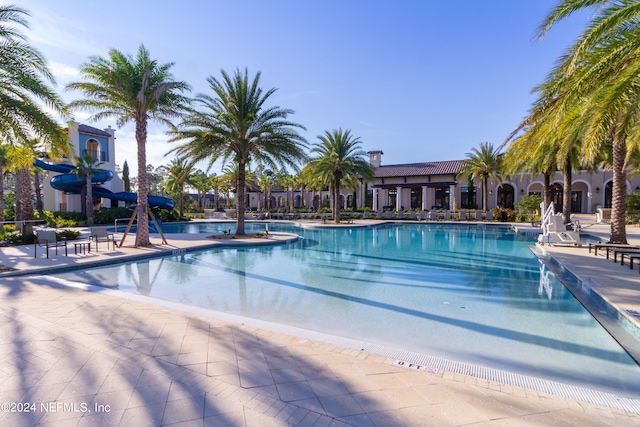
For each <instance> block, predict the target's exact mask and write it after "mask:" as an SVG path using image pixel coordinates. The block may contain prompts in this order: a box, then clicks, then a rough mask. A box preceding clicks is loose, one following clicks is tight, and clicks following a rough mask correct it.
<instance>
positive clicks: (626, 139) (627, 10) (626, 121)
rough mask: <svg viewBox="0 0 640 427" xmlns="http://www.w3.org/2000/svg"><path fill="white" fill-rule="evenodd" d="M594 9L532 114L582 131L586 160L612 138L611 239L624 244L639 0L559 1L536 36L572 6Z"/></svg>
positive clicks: (639, 69) (638, 71)
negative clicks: (589, 19) (543, 116)
mask: <svg viewBox="0 0 640 427" xmlns="http://www.w3.org/2000/svg"><path fill="white" fill-rule="evenodd" d="M592 7H593V8H595V9H594V14H593V16H592V18H591V21H590V23H589V25H588V26H587V28H586V29H585V30H584V32H583V33H582V34H581V36H580V37H579V38H578V39H577V40H576V41H575V43H574V44H573V45H572V46H571V48H570V49H569V50H568V51H567V53H566V54H565V55H563V56H562V57H561V58H560V59H559V61H558V65H557V66H556V67H555V68H554V69H553V70H552V71H551V72H550V74H549V77H548V78H547V81H546V82H545V84H544V85H543V86H542V89H541V90H540V91H539V99H538V101H536V104H535V105H534V108H537V110H536V113H538V114H540V115H545V116H548V117H551V119H549V120H548V121H549V122H550V123H551V122H552V123H554V124H555V126H556V127H559V128H565V129H566V130H568V131H569V133H574V134H580V139H581V140H582V142H583V147H582V156H583V158H584V160H585V161H586V162H587V163H590V162H592V161H593V160H595V159H596V158H597V157H598V156H599V153H600V151H601V150H602V148H603V147H604V146H605V145H607V144H608V143H609V141H610V143H611V145H612V154H613V156H612V157H613V189H612V190H613V191H612V213H611V235H610V242H612V243H626V242H627V238H626V228H625V227H626V224H625V211H626V169H627V167H628V163H627V161H628V155H627V154H628V152H630V151H633V150H634V149H636V148H637V147H638V146H639V145H640V135H639V132H638V127H639V126H638V125H639V123H640V112H638V109H637V107H636V106H637V105H638V104H639V103H640V91H639V90H638V83H637V81H638V77H639V76H640V57H639V56H638V55H637V45H638V40H640V26H638V25H637V22H638V19H640V2H638V1H610V0H562V1H560V2H558V4H557V6H556V7H555V8H554V9H553V10H552V11H551V13H550V14H549V15H548V16H547V18H546V19H545V20H544V22H543V23H542V24H541V26H540V28H539V35H540V37H541V38H542V37H544V36H545V35H546V33H547V32H548V31H549V29H550V28H552V27H553V26H554V25H556V24H557V23H558V22H560V21H562V20H563V19H565V18H566V17H568V16H570V15H571V14H573V13H575V12H576V11H579V10H583V9H587V8H592Z"/></svg>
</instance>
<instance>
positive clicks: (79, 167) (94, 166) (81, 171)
mask: <svg viewBox="0 0 640 427" xmlns="http://www.w3.org/2000/svg"><path fill="white" fill-rule="evenodd" d="M73 164H74V165H75V166H76V169H75V173H76V175H77V176H79V177H82V176H83V177H84V179H85V189H86V190H85V207H86V211H87V224H88V225H93V185H92V183H91V179H92V178H93V176H94V175H95V174H97V173H99V172H102V169H100V166H101V165H103V164H104V162H100V161H98V160H96V159H95V158H94V157H93V156H91V154H89V153H86V154H85V155H84V156H82V157H78V156H75V157H74V159H73Z"/></svg>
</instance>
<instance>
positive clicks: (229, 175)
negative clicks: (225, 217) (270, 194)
mask: <svg viewBox="0 0 640 427" xmlns="http://www.w3.org/2000/svg"><path fill="white" fill-rule="evenodd" d="M239 176H240V170H239V168H238V164H237V163H231V164H228V165H227V166H225V168H224V169H222V177H221V178H222V180H223V181H225V182H226V183H227V185H228V187H229V189H230V191H234V190H235V193H236V209H237V208H238V200H237V198H238V197H240V196H238V194H239V191H238V187H237V185H238V181H239V179H238V177H239ZM244 185H245V188H244V190H245V191H244V194H245V196H243V197H245V198H246V194H247V190H249V189H251V188H253V187H256V186H258V177H257V176H256V174H255V172H253V171H252V170H251V169H248V170H247V171H245V176H244Z"/></svg>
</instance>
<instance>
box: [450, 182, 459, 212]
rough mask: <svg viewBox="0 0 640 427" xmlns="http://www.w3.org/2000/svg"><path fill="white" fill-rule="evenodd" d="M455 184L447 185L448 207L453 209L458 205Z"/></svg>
mask: <svg viewBox="0 0 640 427" xmlns="http://www.w3.org/2000/svg"><path fill="white" fill-rule="evenodd" d="M456 205H457V203H456V186H455V184H454V185H450V186H449V209H450V210H453V209H457V208H458V206H456Z"/></svg>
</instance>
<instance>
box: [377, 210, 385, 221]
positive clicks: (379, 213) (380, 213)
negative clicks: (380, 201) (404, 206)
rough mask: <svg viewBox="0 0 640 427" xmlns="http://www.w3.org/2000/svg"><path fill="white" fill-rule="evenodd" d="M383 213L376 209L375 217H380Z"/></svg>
mask: <svg viewBox="0 0 640 427" xmlns="http://www.w3.org/2000/svg"><path fill="white" fill-rule="evenodd" d="M383 215H384V213H382V212H380V211H378V212H377V213H376V218H378V219H382V216H383Z"/></svg>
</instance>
